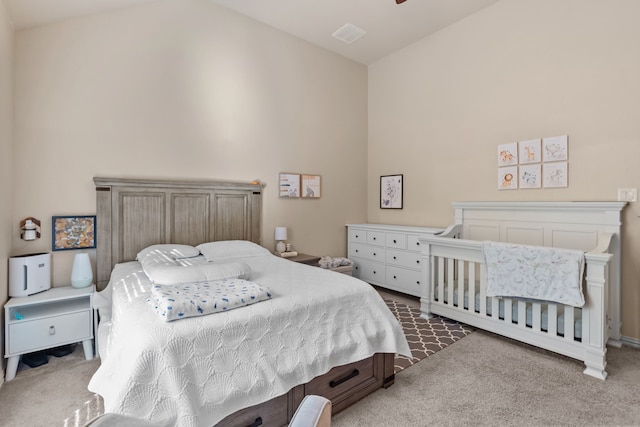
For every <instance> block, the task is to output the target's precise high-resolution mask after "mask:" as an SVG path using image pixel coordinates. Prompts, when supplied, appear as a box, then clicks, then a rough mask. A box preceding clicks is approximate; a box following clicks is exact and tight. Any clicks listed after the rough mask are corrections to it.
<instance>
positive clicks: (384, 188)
mask: <svg viewBox="0 0 640 427" xmlns="http://www.w3.org/2000/svg"><path fill="white" fill-rule="evenodd" d="M402 179H403V176H402V175H384V176H381V177H380V209H402V184H403V182H402Z"/></svg>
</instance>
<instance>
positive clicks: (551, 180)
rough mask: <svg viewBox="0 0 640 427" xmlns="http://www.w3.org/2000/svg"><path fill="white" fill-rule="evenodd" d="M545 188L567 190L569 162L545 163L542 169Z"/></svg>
mask: <svg viewBox="0 0 640 427" xmlns="http://www.w3.org/2000/svg"><path fill="white" fill-rule="evenodd" d="M542 173H543V182H544V188H565V187H567V186H568V183H567V162H558V163H545V164H544V168H543V169H542Z"/></svg>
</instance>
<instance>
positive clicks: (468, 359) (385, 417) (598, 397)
mask: <svg viewBox="0 0 640 427" xmlns="http://www.w3.org/2000/svg"><path fill="white" fill-rule="evenodd" d="M608 356H609V357H608V361H609V366H608V369H607V370H608V372H609V378H607V380H606V381H602V380H598V379H595V378H592V377H589V376H586V375H584V374H583V373H582V370H583V364H582V363H581V362H578V361H575V360H573V359H569V358H565V357H562V356H559V355H556V354H554V353H550V352H546V351H543V350H540V349H537V348H534V347H530V346H527V345H524V344H520V343H517V342H514V341H511V340H508V339H505V338H501V337H497V336H495V335H493V334H490V333H488V332H484V331H480V330H477V331H475V332H473V333H472V334H470V335H468V336H467V337H466V338H464V339H462V340H460V341H458V342H456V343H455V344H452V345H450V346H449V347H447V348H445V349H443V350H441V351H439V352H437V353H435V354H434V355H431V356H429V357H428V358H426V359H425V360H424V361H421V362H420V363H418V364H416V365H414V366H412V367H411V369H407V370H404V371H401V372H400V373H398V374H397V375H396V382H395V384H394V385H393V386H391V387H390V388H388V389H386V390H384V389H382V390H379V391H377V392H375V393H374V394H372V395H371V396H368V397H367V398H365V399H363V400H361V401H360V402H358V403H357V404H356V405H353V406H351V407H350V408H347V409H346V410H345V411H343V412H341V413H339V414H337V415H335V416H334V417H333V424H332V425H333V427H355V426H463V425H464V426H640V350H637V349H632V348H629V347H623V348H621V349H618V348H609V351H608Z"/></svg>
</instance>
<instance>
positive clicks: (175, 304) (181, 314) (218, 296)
mask: <svg viewBox="0 0 640 427" xmlns="http://www.w3.org/2000/svg"><path fill="white" fill-rule="evenodd" d="M270 298H271V290H270V289H269V288H267V287H264V286H260V285H258V284H257V283H255V282H250V281H247V280H244V279H228V280H216V281H212V282H201V283H185V284H180V285H153V286H152V287H151V295H150V296H149V297H147V303H148V304H150V305H151V306H152V307H153V309H154V310H155V312H156V313H157V314H158V315H159V316H161V317H162V318H163V319H164V320H165V321H167V322H169V321H172V320H177V319H183V318H187V317H193V316H203V315H206V314H212V313H219V312H222V311H228V310H232V309H234V308H239V307H244V306H247V305H250V304H254V303H256V302H260V301H265V300H268V299H270Z"/></svg>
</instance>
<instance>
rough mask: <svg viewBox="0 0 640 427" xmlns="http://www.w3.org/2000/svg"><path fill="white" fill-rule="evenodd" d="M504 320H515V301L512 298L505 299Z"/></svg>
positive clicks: (509, 321) (508, 321)
mask: <svg viewBox="0 0 640 427" xmlns="http://www.w3.org/2000/svg"><path fill="white" fill-rule="evenodd" d="M504 322H505V323H511V322H513V301H512V300H511V298H505V299H504Z"/></svg>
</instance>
